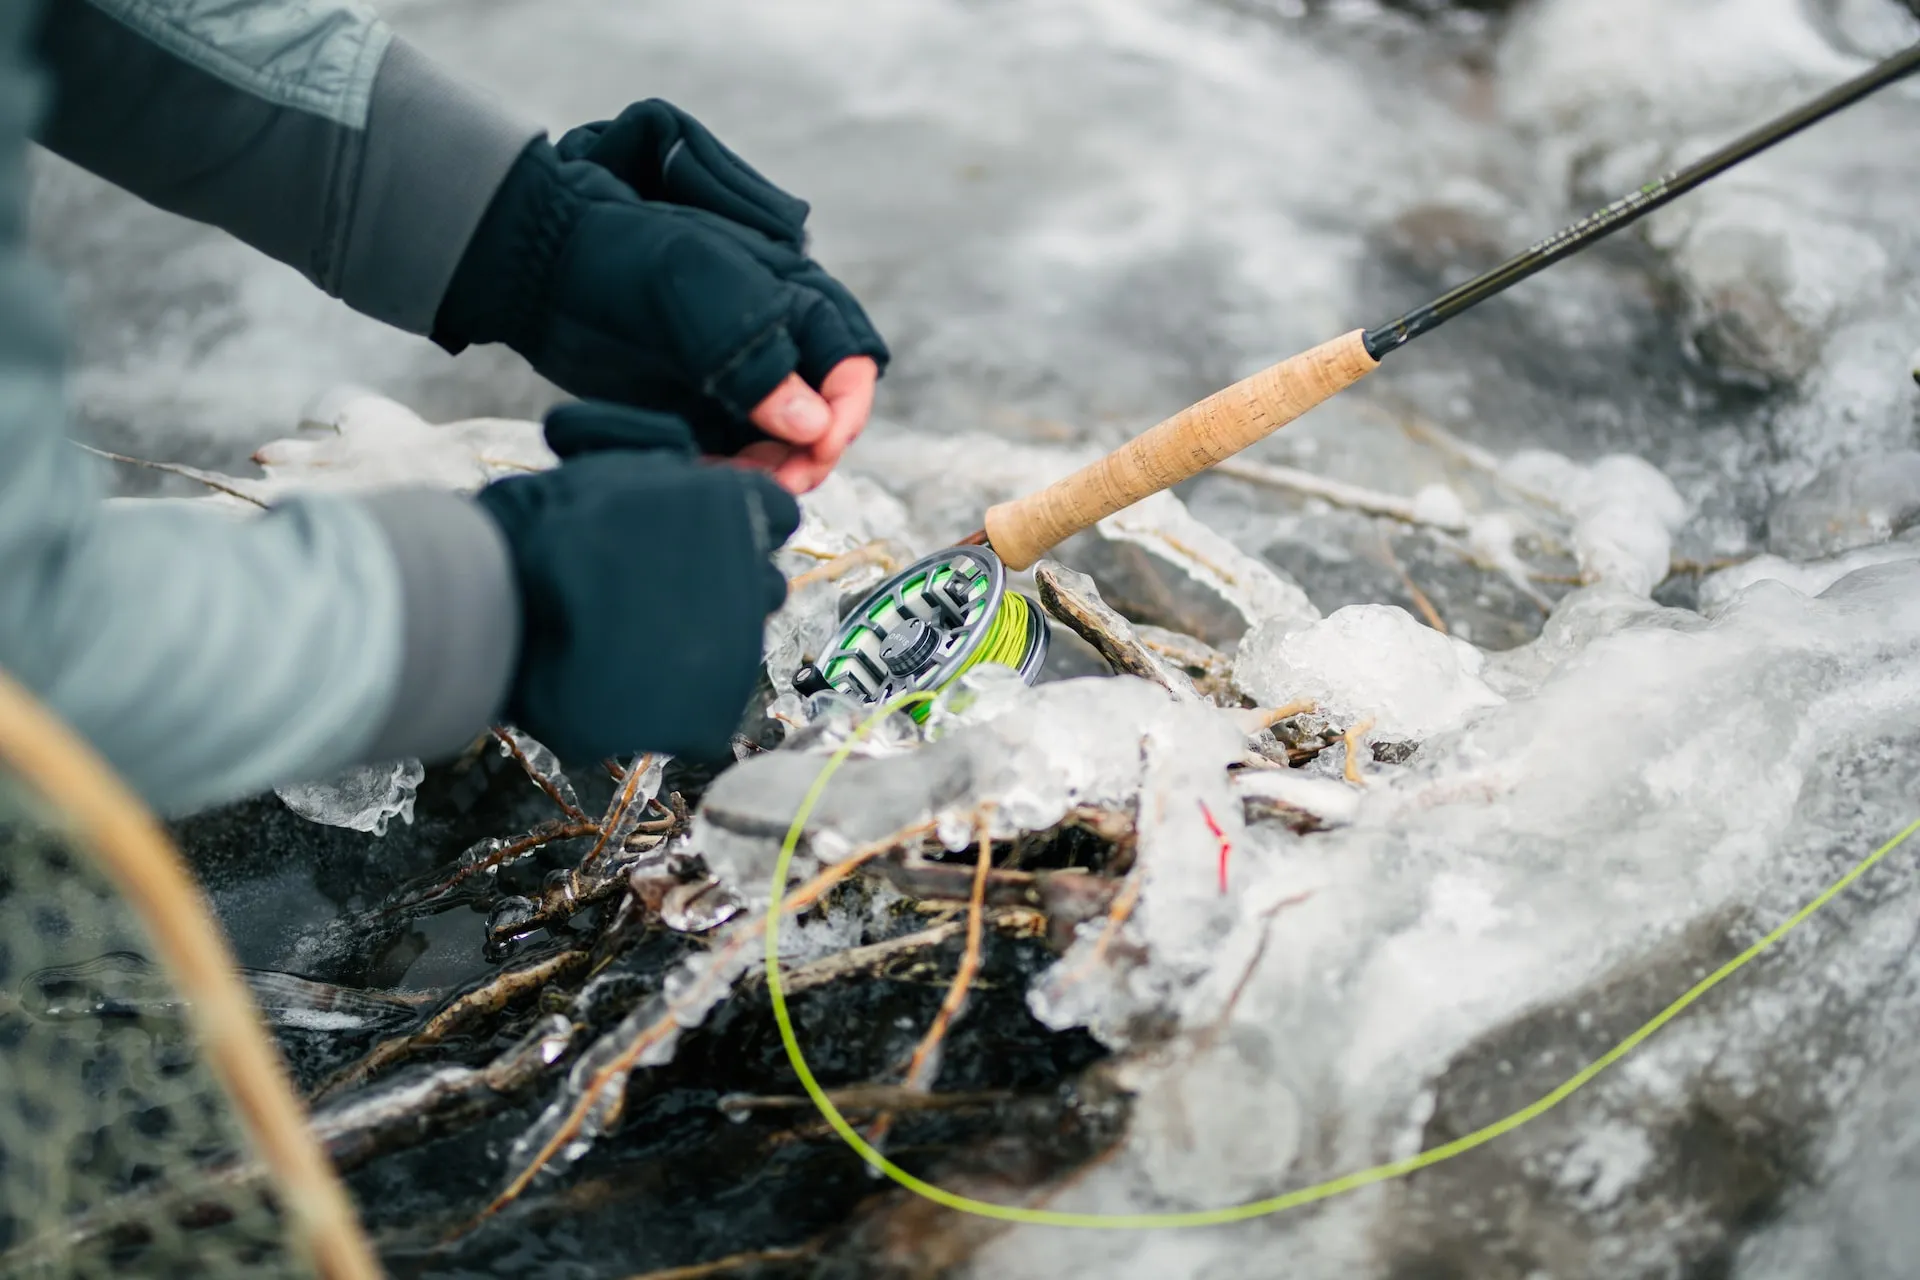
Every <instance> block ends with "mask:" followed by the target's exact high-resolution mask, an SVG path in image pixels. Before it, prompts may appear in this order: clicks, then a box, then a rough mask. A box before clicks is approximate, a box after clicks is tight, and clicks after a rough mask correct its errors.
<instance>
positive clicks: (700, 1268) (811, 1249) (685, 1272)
mask: <svg viewBox="0 0 1920 1280" xmlns="http://www.w3.org/2000/svg"><path fill="white" fill-rule="evenodd" d="M825 1243H826V1237H825V1236H822V1237H821V1238H820V1239H818V1240H809V1241H808V1242H807V1243H805V1244H796V1245H788V1246H786V1247H784V1248H779V1249H749V1250H748V1251H747V1252H745V1253H730V1254H728V1255H727V1256H726V1257H724V1258H715V1259H714V1260H713V1261H712V1262H695V1263H690V1264H688V1265H687V1266H684V1267H666V1268H664V1269H662V1270H659V1271H647V1272H643V1273H642V1274H640V1275H636V1276H629V1277H627V1280H713V1277H715V1276H725V1275H734V1274H736V1273H745V1272H749V1271H751V1272H755V1273H758V1271H759V1270H760V1268H762V1267H771V1266H778V1265H779V1264H780V1263H783V1262H805V1261H806V1260H807V1259H808V1258H811V1257H814V1256H815V1255H817V1254H818V1253H819V1252H820V1249H821V1247H822V1246H823V1245H824V1244H825Z"/></svg>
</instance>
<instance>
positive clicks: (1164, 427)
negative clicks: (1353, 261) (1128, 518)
mask: <svg viewBox="0 0 1920 1280" xmlns="http://www.w3.org/2000/svg"><path fill="white" fill-rule="evenodd" d="M1360 334H1361V331H1360V330H1359V329H1355V330H1354V331H1353V332H1352V333H1348V334H1343V335H1341V336H1340V337H1338V338H1335V339H1334V340H1333V341H1331V342H1323V343H1321V344H1320V345H1319V346H1317V347H1314V348H1312V349H1311V350H1308V351H1302V352H1301V353H1300V354H1299V355H1297V356H1292V357H1290V358H1288V359H1286V360H1282V361H1281V362H1280V363H1279V364H1276V365H1274V366H1273V367H1272V368H1269V369H1262V370H1261V371H1260V372H1259V373H1256V374H1254V375H1253V376H1252V377H1250V378H1247V379H1244V380H1243V381H1240V382H1236V383H1234V384H1233V385H1232V386H1230V387H1228V388H1227V389H1226V390H1224V391H1217V392H1215V393H1214V394H1213V395H1210V396H1208V397H1207V398H1206V399H1205V400H1202V401H1201V402H1200V403H1199V404H1196V405H1194V406H1192V407H1191V408H1187V409H1183V410H1181V411H1180V412H1179V413H1176V414H1174V415H1173V416H1172V417H1171V418H1168V419H1167V420H1166V421H1165V422H1162V423H1161V424H1160V425H1159V426H1157V427H1150V428H1148V429H1147V430H1146V431H1143V432H1141V433H1140V434H1139V435H1137V436H1135V437H1134V438H1133V439H1132V440H1129V441H1128V442H1127V443H1126V444H1124V445H1122V446H1120V447H1119V448H1118V449H1115V450H1114V451H1113V452H1112V453H1110V454H1108V455H1107V456H1106V457H1104V458H1102V459H1100V460H1099V461H1098V462H1093V463H1089V464H1088V465H1086V466H1084V467H1082V468H1080V470H1078V471H1076V472H1074V473H1073V474H1072V475H1070V476H1068V477H1066V478H1065V479H1063V480H1058V481H1055V482H1054V483H1053V484H1050V485H1048V486H1047V487H1046V488H1044V489H1042V490H1040V492H1038V493H1031V494H1028V495H1027V496H1026V497H1024V498H1015V499H1013V500H1012V501H1011V502H1002V503H1000V504H999V505H998V506H995V507H991V508H989V509H988V511H987V530H986V532H987V542H988V543H989V544H990V545H991V546H992V547H993V550H994V553H995V554H997V555H998V556H999V557H1000V559H1001V560H1003V561H1005V562H1006V564H1007V567H1008V568H1010V569H1025V568H1027V567H1029V566H1030V565H1032V564H1033V562H1034V561H1036V560H1038V559H1039V558H1040V557H1041V556H1043V555H1045V554H1046V553H1047V551H1048V550H1049V549H1051V548H1052V547H1055V546H1057V545H1059V544H1060V543H1061V542H1064V541H1065V540H1066V539H1068V538H1070V537H1072V536H1073V535H1074V534H1076V533H1078V532H1080V531H1081V530H1082V529H1085V528H1088V527H1090V526H1092V525H1094V524H1097V523H1098V522H1099V521H1101V520H1104V519H1106V518H1107V517H1108V516H1110V515H1112V514H1113V513H1114V512H1116V511H1120V510H1123V509H1124V508H1126V507H1130V506H1132V505H1133V504H1134V503H1136V502H1138V501H1140V500H1141V499H1142V498H1148V497H1151V496H1153V495H1154V494H1156V493H1159V492H1160V491H1161V490H1162V489H1170V488H1172V487H1173V486H1174V485H1176V484H1179V483H1180V482H1181V481H1182V480H1185V479H1187V478H1188V477H1190V476H1196V475H1198V474H1200V473H1201V472H1202V471H1205V470H1206V469H1207V468H1208V467H1210V466H1212V465H1213V464H1214V463H1216V462H1218V461H1220V460H1221V459H1222V458H1225V457H1228V456H1230V455H1232V454H1236V453H1238V452H1240V450H1242V449H1244V448H1246V447H1247V446H1248V445H1250V444H1252V443H1254V442H1255V441H1256V440H1264V439H1265V438H1266V437H1268V436H1270V435H1272V434H1273V433H1274V432H1275V431H1278V430H1279V429H1280V428H1281V427H1284V426H1286V425H1287V424H1288V423H1289V422H1292V421H1293V420H1294V419H1295V418H1297V417H1299V416H1300V415H1301V414H1303V413H1305V412H1306V411H1307V410H1309V409H1311V408H1313V406H1315V405H1317V404H1319V403H1320V402H1321V401H1322V400H1325V399H1327V398H1329V397H1330V396H1332V395H1333V394H1334V393H1336V392H1338V391H1343V390H1345V389H1346V388H1347V387H1350V386H1352V385H1353V384H1354V383H1356V382H1358V381H1360V379H1362V378H1364V377H1366V376H1367V375H1368V374H1369V373H1372V372H1373V371H1374V370H1375V369H1377V368H1379V367H1380V362H1379V361H1377V360H1375V359H1374V358H1373V357H1372V356H1371V355H1368V354H1367V348H1366V344H1365V343H1364V342H1362V341H1361V340H1360Z"/></svg>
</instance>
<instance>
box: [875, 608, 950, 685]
mask: <svg viewBox="0 0 1920 1280" xmlns="http://www.w3.org/2000/svg"><path fill="white" fill-rule="evenodd" d="M939 644H940V637H939V635H938V634H937V633H936V632H935V631H934V629H933V628H932V627H930V626H928V625H927V624H926V623H925V622H923V621H921V620H920V619H919V618H913V619H910V620H909V621H908V622H907V623H906V625H904V626H902V627H901V628H900V629H899V630H897V631H895V632H894V633H893V634H892V635H890V636H888V637H887V640H886V643H885V644H883V645H881V646H880V660H881V661H882V662H884V663H886V664H887V670H889V671H891V672H892V673H893V674H894V675H896V676H911V675H913V674H914V673H915V672H917V671H919V670H920V668H921V667H923V666H925V665H926V661H927V659H928V658H931V657H932V656H933V651H934V649H935V648H937V647H938V646H939Z"/></svg>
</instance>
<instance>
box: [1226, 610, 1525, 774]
mask: <svg viewBox="0 0 1920 1280" xmlns="http://www.w3.org/2000/svg"><path fill="white" fill-rule="evenodd" d="M1485 665H1486V658H1485V656H1484V655H1483V654H1482V653H1481V652H1480V651H1479V650H1478V649H1475V648H1474V647H1473V646H1472V645H1470V644H1467V643H1466V642H1464V641H1461V640H1457V639H1454V638H1453V637H1451V636H1444V635H1441V634H1440V633H1439V632H1438V631H1435V630H1433V629H1432V628H1431V627H1429V626H1427V625H1426V624H1424V623H1422V622H1420V621H1419V620H1418V619H1416V618H1414V617H1413V615H1411V614H1409V613H1408V612H1407V611H1406V610H1404V609H1400V608H1396V607H1395V606H1393V605H1379V604H1369V605H1349V606H1347V607H1346V608H1344V609H1341V610H1339V611H1337V612H1335V613H1334V614H1333V615H1331V616H1330V617H1328V618H1326V619H1324V620H1322V621H1320V622H1316V623H1314V624H1313V625H1312V626H1310V627H1306V628H1304V629H1302V630H1299V631H1291V632H1289V631H1284V630H1281V629H1279V628H1273V627H1257V628H1255V629H1254V631H1253V632H1251V633H1250V634H1249V635H1248V636H1247V638H1246V639H1245V640H1244V641H1242V642H1241V645H1240V652H1239V655H1238V656H1237V657H1236V658H1235V659H1234V664H1233V679H1234V683H1235V684H1237V685H1238V686H1239V687H1240V689H1241V690H1242V691H1243V692H1245V693H1246V694H1248V695H1249V696H1250V697H1252V698H1253V699H1254V701H1256V702H1258V703H1260V704H1261V705H1263V706H1272V707H1278V706H1284V705H1286V704H1287V703H1289V702H1294V701H1298V700H1302V699H1304V700H1308V701H1311V702H1313V703H1314V704H1315V705H1316V706H1317V707H1318V708H1319V709H1320V711H1321V712H1322V713H1323V714H1325V715H1326V716H1327V717H1329V718H1330V719H1331V720H1332V721H1333V722H1334V723H1335V724H1336V725H1338V726H1339V727H1341V728H1346V727H1349V726H1352V725H1356V724H1359V723H1360V722H1362V721H1369V720H1370V721H1372V726H1373V733H1374V735H1375V736H1377V737H1379V738H1383V739H1386V740H1389V741H1413V742H1418V741H1421V740H1423V739H1425V738H1428V737H1431V736H1432V735H1434V734H1436V733H1439V732H1441V731H1443V730H1446V729H1450V728H1453V727H1455V726H1456V725H1458V724H1459V723H1460V722H1461V721H1463V720H1464V719H1466V718H1467V717H1468V716H1471V715H1472V714H1473V713H1474V712H1475V711H1478V710H1480V709H1482V708H1485V707H1492V706H1498V705H1499V704H1500V702H1501V698H1500V695H1499V694H1497V693H1495V692H1494V691H1493V690H1492V689H1490V688H1488V687H1487V684H1486V682H1485V681H1484V680H1482V679H1481V674H1480V673H1481V671H1482V670H1483V668H1484V667H1485Z"/></svg>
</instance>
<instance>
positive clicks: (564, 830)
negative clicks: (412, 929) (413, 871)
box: [381, 821, 600, 914]
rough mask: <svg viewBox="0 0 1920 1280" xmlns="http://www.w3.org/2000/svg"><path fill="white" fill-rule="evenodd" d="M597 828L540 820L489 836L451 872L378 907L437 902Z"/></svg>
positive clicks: (393, 908)
mask: <svg viewBox="0 0 1920 1280" xmlns="http://www.w3.org/2000/svg"><path fill="white" fill-rule="evenodd" d="M599 830H600V829H599V827H597V826H595V825H594V824H593V823H590V822H558V821H556V822H548V823H544V824H542V825H540V826H538V827H535V828H534V829H533V830H531V831H529V832H527V833H526V834H525V835H522V836H515V837H514V838H513V839H511V840H504V839H501V838H500V837H499V836H492V837H489V838H488V839H485V840H482V841H481V842H480V843H478V844H476V845H473V846H472V847H471V848H469V849H467V850H466V851H465V852H463V853H462V854H461V855H460V858H459V861H458V865H457V866H455V868H454V869H453V873H452V874H451V875H448V876H446V877H444V878H442V879H440V880H436V881H434V882H432V883H431V884H429V885H428V886H427V887H426V888H424V889H419V890H416V891H413V892H407V891H406V890H404V889H403V890H400V891H398V892H396V894H395V895H394V896H393V897H392V898H390V899H389V900H388V901H387V903H386V905H385V906H383V907H382V908H381V912H382V914H391V913H393V912H396V911H407V910H410V909H412V908H414V907H423V906H426V905H427V904H428V903H432V902H437V901H439V900H440V899H442V898H444V897H446V896H447V895H448V894H450V893H452V892H453V891H454V890H456V889H458V888H459V887H460V886H461V885H463V884H465V883H466V882H467V881H469V880H471V879H473V877H475V876H477V875H482V874H485V873H487V872H490V871H498V870H499V869H500V868H502V867H505V866H508V865H510V864H512V863H515V862H518V861H519V860H520V859H522V858H524V857H526V856H527V855H528V854H530V853H532V852H533V851H534V850H535V849H538V848H541V847H543V846H545V845H549V844H553V843H555V842H556V841H560V840H577V839H579V838H581V837H583V836H591V835H598V834H599ZM415 883H418V882H417V881H416V882H415Z"/></svg>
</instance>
